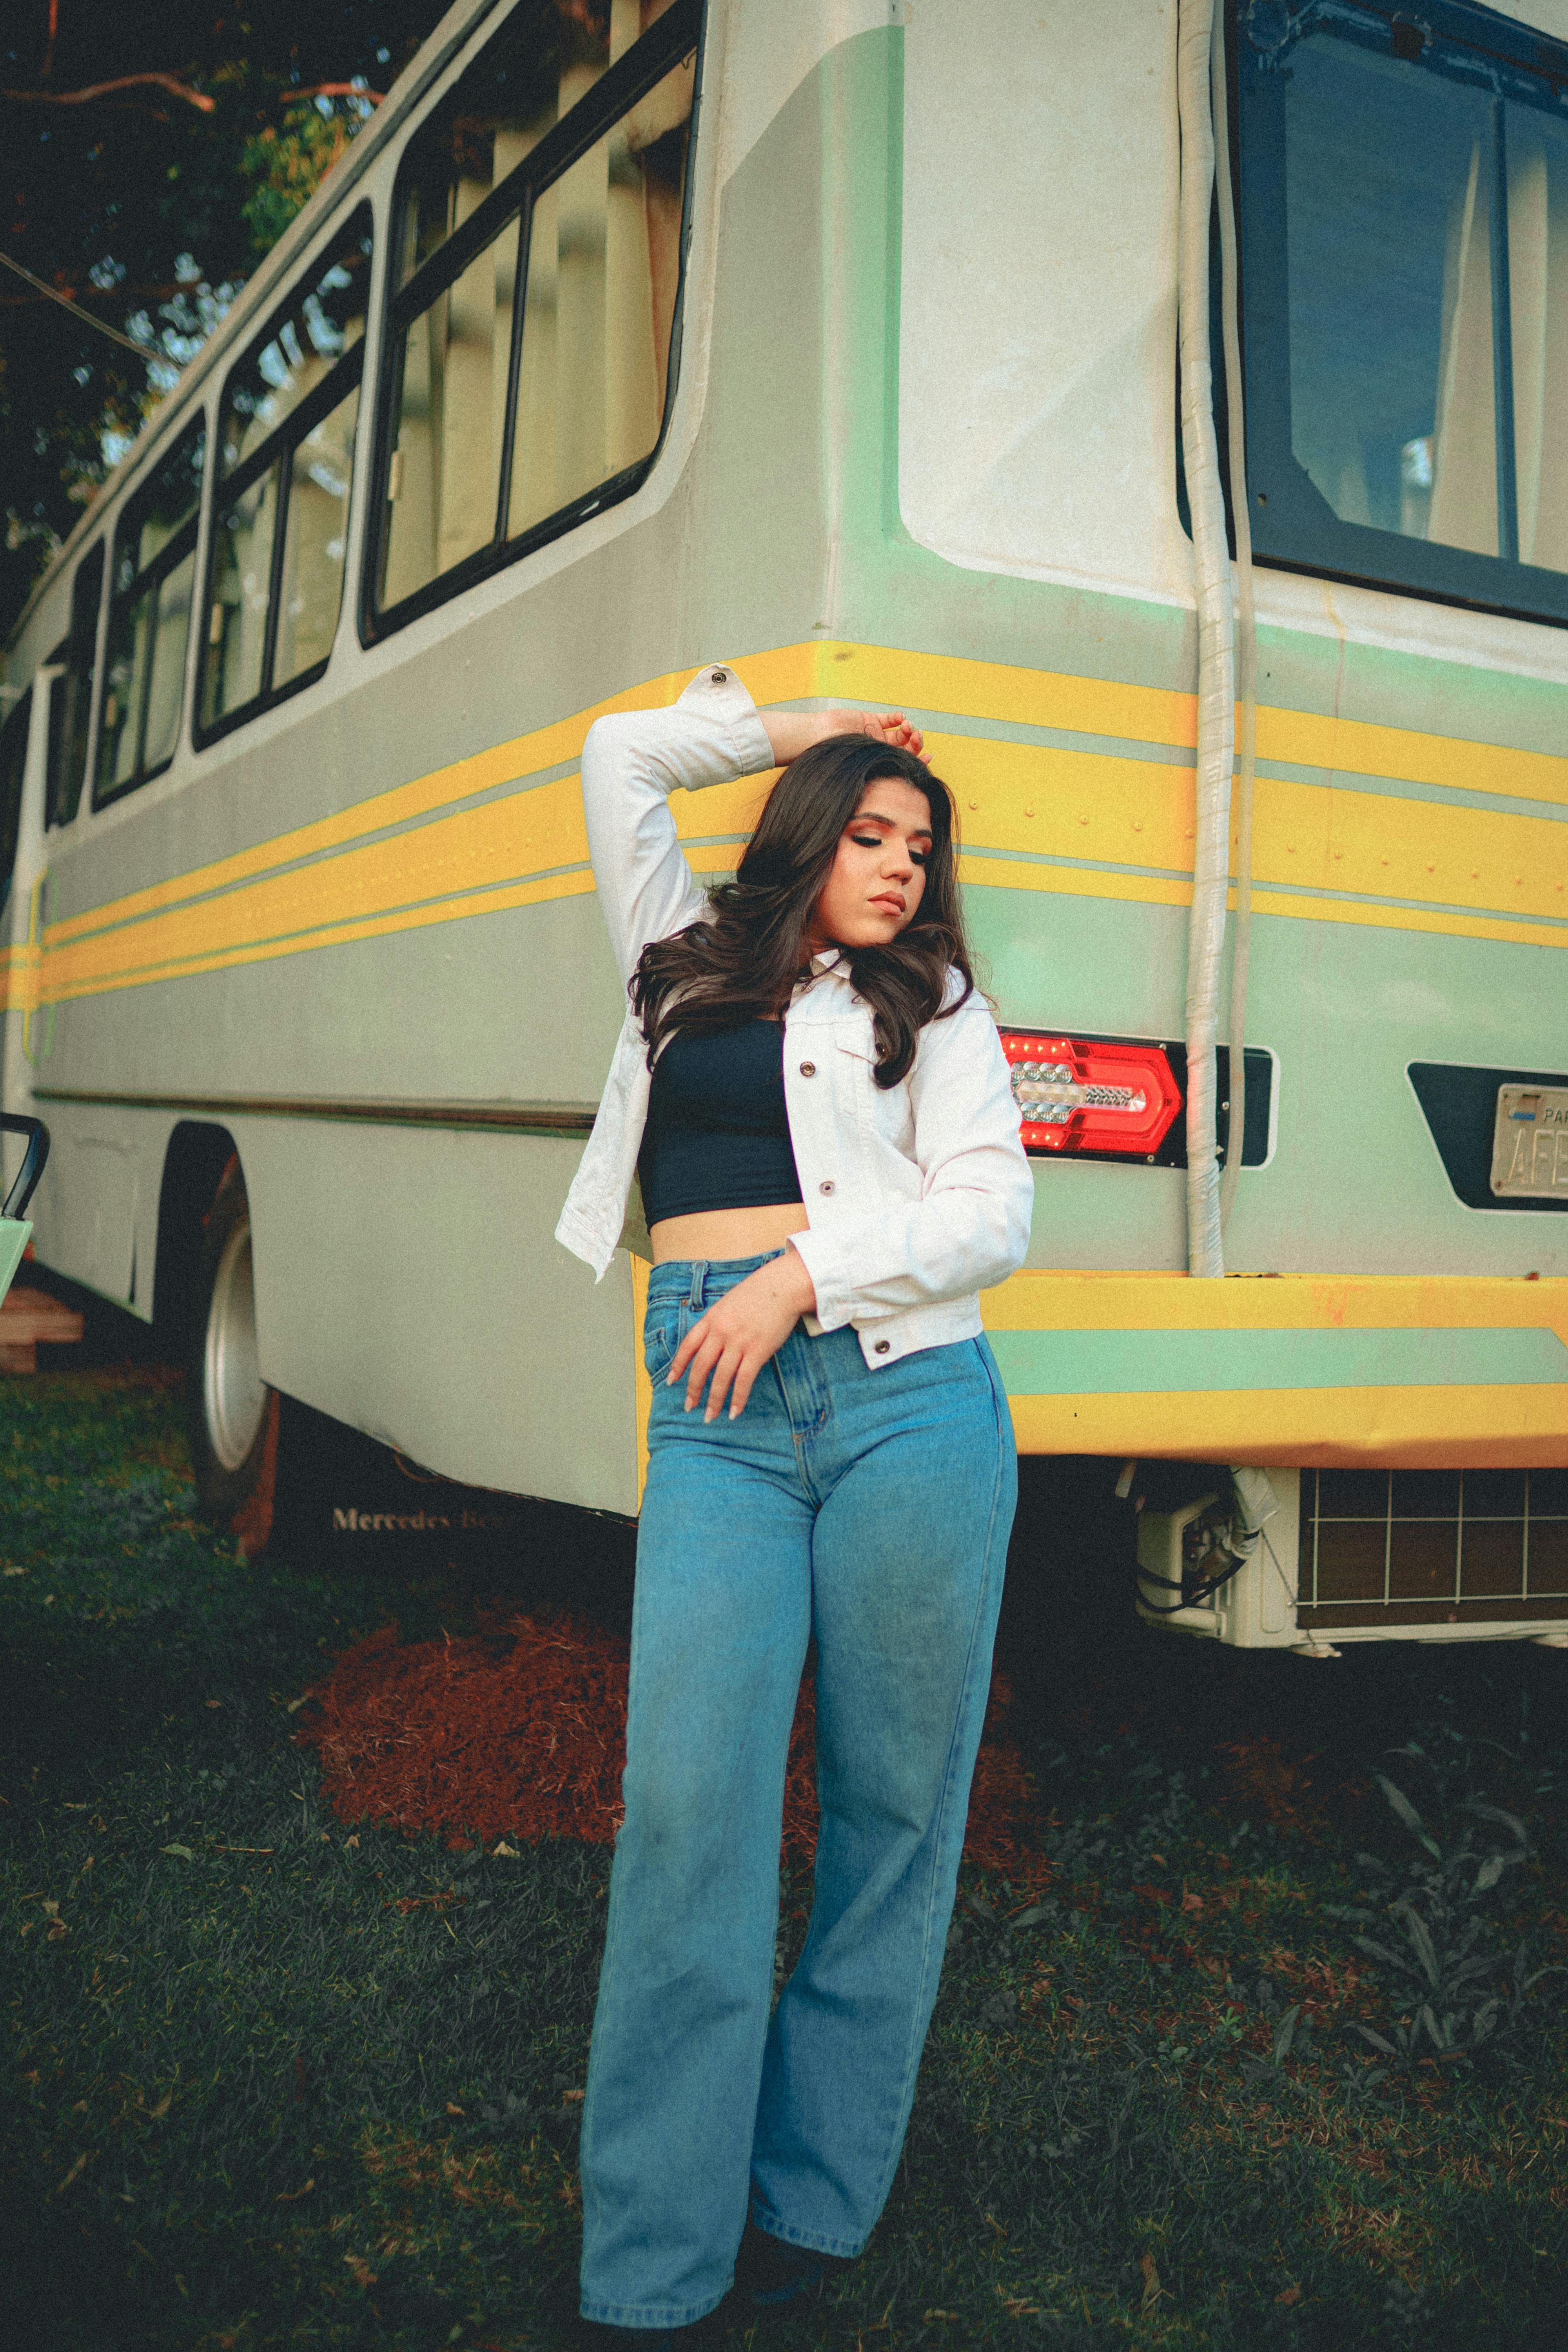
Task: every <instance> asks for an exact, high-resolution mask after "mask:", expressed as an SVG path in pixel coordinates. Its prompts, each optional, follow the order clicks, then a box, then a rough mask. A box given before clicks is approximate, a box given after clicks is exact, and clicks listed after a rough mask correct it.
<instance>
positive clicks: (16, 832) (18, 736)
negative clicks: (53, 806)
mask: <svg viewBox="0 0 1568 2352" xmlns="http://www.w3.org/2000/svg"><path fill="white" fill-rule="evenodd" d="M32 739H33V689H32V688H31V686H26V687H24V688H23V690H22V692H21V693H20V695H18V697H17V698H16V701H15V702H14V703H13V704H12V705H11V708H10V709H9V710H8V711H7V712H6V713H5V719H3V720H0V917H4V916H5V912H6V909H7V908H9V906H10V904H11V885H12V882H13V880H14V878H15V876H16V852H17V850H18V848H19V847H20V846H21V840H22V796H23V794H24V793H26V788H27V753H28V751H29V749H30V748H31V745H32ZM18 742H19V743H20V746H21V750H20V756H19V757H18V755H17V745H18ZM11 761H16V767H15V771H14V774H15V779H16V781H15V782H14V783H13V782H11V781H10V777H11V775H12V773H13V771H12V770H11V767H10V762H11Z"/></svg>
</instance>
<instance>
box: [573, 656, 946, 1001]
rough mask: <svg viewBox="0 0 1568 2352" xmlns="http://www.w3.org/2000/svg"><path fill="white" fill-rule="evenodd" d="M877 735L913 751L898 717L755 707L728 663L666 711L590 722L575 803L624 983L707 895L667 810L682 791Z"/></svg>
mask: <svg viewBox="0 0 1568 2352" xmlns="http://www.w3.org/2000/svg"><path fill="white" fill-rule="evenodd" d="M848 734H864V735H876V736H879V737H880V738H881V740H883V741H884V742H888V743H893V744H898V745H900V746H901V747H903V748H905V749H908V750H911V751H914V752H915V753H916V754H917V755H918V754H919V751H920V749H921V738H920V730H919V729H918V728H912V727H910V724H909V721H908V720H907V719H905V718H904V717H903V714H902V713H901V712H900V711H889V712H886V713H882V714H874V713H872V712H870V711H865V710H828V711H809V712H803V711H791V710H779V711H769V712H768V713H767V714H766V715H765V716H764V715H763V713H762V712H760V711H759V710H758V709H757V706H756V704H755V703H754V702H753V701H752V698H751V696H750V694H748V692H747V691H746V688H745V687H744V686H743V685H742V682H741V680H740V679H739V677H736V675H735V672H734V670H733V669H732V668H731V667H730V665H729V663H728V662H713V663H710V665H709V666H708V667H705V668H703V669H700V670H699V671H698V673H697V675H696V677H694V678H692V680H691V682H690V684H689V686H687V688H685V690H684V691H683V692H682V694H681V696H680V698H679V701H677V702H675V703H673V704H671V705H670V706H669V707H668V709H662V710H619V711H615V712H613V713H611V714H610V715H609V716H608V717H606V718H604V719H595V721H594V724H593V726H592V727H590V728H589V730H588V734H587V739H586V740H585V741H584V745H583V808H584V814H585V815H586V818H587V822H588V855H589V856H590V857H591V858H592V860H593V865H594V879H595V883H596V885H597V886H598V892H599V904H600V906H601V907H602V908H603V909H604V915H605V923H606V925H607V926H608V929H609V933H610V943H611V945H612V947H613V948H614V950H615V953H616V964H617V966H618V967H619V970H620V974H621V978H622V979H623V980H624V981H629V980H630V978H631V976H632V973H633V972H634V971H636V970H637V958H638V957H639V956H640V955H641V953H642V951H643V950H644V948H645V947H647V943H648V941H649V940H663V939H668V938H669V936H670V934H671V933H672V932H675V931H679V930H684V929H685V928H686V926H687V925H688V924H689V923H693V922H695V921H696V920H697V919H698V918H699V916H700V914H701V912H702V908H703V906H704V903H705V901H706V896H707V894H706V892H705V891H704V890H703V887H702V885H701V884H700V882H699V881H698V879H697V877H696V876H695V875H694V874H693V873H692V871H691V868H690V866H689V865H688V864H687V862H686V858H685V856H684V855H683V854H682V851H681V847H680V843H679V838H678V836H677V834H676V829H675V819H674V817H673V816H672V815H671V814H670V808H669V795H670V793H672V792H675V791H676V790H678V789H680V790H684V791H686V792H701V791H703V790H705V789H706V787H707V786H709V785H710V784H727V783H732V782H734V780H735V779H736V777H738V776H752V775H760V774H763V773H765V772H767V770H769V769H770V768H783V767H787V766H788V765H789V762H790V761H792V760H795V759H798V758H799V756H800V754H801V753H802V752H803V751H805V750H806V749H807V748H808V746H809V745H811V744H813V743H819V742H822V741H823V740H825V739H826V737H828V736H829V735H848Z"/></svg>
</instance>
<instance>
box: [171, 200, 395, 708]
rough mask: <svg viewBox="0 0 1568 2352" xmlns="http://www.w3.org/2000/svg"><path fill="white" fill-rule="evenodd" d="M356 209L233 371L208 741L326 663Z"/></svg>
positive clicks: (356, 278) (340, 523)
mask: <svg viewBox="0 0 1568 2352" xmlns="http://www.w3.org/2000/svg"><path fill="white" fill-rule="evenodd" d="M370 263H371V216H370V212H369V209H368V207H365V206H362V207H361V208H360V210H359V211H358V212H356V213H355V214H354V215H353V220H352V221H351V222H350V224H349V226H348V228H347V229H346V230H345V231H344V232H343V234H342V236H340V237H339V238H338V239H337V241H336V243H335V244H334V245H332V246H331V247H329V249H328V252H327V254H326V257H325V266H324V267H322V266H321V263H318V264H317V268H318V269H319V271H320V274H319V275H318V276H317V277H316V278H314V281H313V283H311V284H310V286H309V287H308V288H307V289H302V290H301V289H296V290H295V292H294V294H293V295H292V296H291V297H290V298H289V302H288V305H287V307H286V308H285V310H283V312H282V314H281V315H280V316H279V317H277V318H275V319H274V320H272V322H271V323H270V325H269V326H268V329H267V331H266V332H265V333H264V334H263V335H262V336H261V337H259V338H258V341H257V342H256V343H255V344H253V345H252V347H251V349H250V351H249V352H247V354H246V356H245V358H244V359H243V360H242V361H241V362H240V363H239V365H238V366H237V368H236V369H235V371H234V373H233V374H232V375H231V376H230V377H229V379H228V383H227V384H226V386H225V390H224V402H223V413H222V417H221V420H220V424H219V429H218V480H219V488H218V492H217V504H216V517H215V522H214V530H213V552H212V556H211V559H210V562H209V565H208V591H207V606H206V611H207V625H206V639H205V650H204V658H203V668H202V691H201V701H200V710H201V726H202V733H203V736H204V737H205V738H208V739H210V738H211V737H212V736H213V735H215V734H217V733H221V732H222V731H223V730H224V729H225V728H226V727H229V726H233V725H235V724H237V722H238V721H239V720H240V719H243V718H248V717H249V716H250V715H251V714H252V712H253V711H255V710H258V709H261V708H263V707H264V705H265V704H266V703H268V701H270V700H271V699H273V698H275V697H276V696H278V695H279V694H281V693H283V692H285V691H287V690H289V689H291V688H295V687H299V686H305V685H309V683H310V680H311V679H312V678H313V677H319V676H320V675H321V671H322V669H323V668H324V667H326V661H327V656H328V655H329V654H330V653H331V646H332V638H333V635H334V634H335V632H336V629H337V622H338V611H339V607H340V605H341V604H342V578H343V551H344V546H345V542H346V540H347V536H348V514H349V489H350V485H351V481H352V478H353V447H354V425H355V421H356V419H357V416H358V414H359V388H360V371H361V368H362V366H363V361H364V321H365V309H366V304H367V301H368V299H369V293H370Z"/></svg>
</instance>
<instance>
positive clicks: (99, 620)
mask: <svg viewBox="0 0 1568 2352" xmlns="http://www.w3.org/2000/svg"><path fill="white" fill-rule="evenodd" d="M95 571H96V572H97V575H98V576H97V584H96V586H95V587H94V588H92V589H90V590H89V592H88V597H90V601H91V605H92V611H91V614H90V617H89V614H86V613H85V612H84V611H83V610H82V606H83V604H85V603H86V602H87V601H88V597H84V595H83V593H82V591H83V588H84V585H85V583H87V582H88V580H89V577H90V576H91V574H92V573H93V572H95ZM108 584H109V537H108V533H107V532H104V533H103V534H101V535H100V537H99V538H98V539H96V540H94V541H93V543H92V545H91V546H90V547H89V548H87V549H85V550H84V551H83V552H82V554H81V555H80V556H79V559H78V561H77V567H76V570H75V572H73V573H72V575H71V586H70V627H69V631H68V635H67V636H66V639H65V642H64V644H63V645H61V646H57V647H56V649H55V651H54V653H52V654H51V655H50V656H49V659H50V661H56V660H60V661H63V662H64V664H65V675H64V676H63V677H60V678H58V679H57V681H56V685H55V696H56V699H55V701H53V702H52V703H51V706H50V711H49V766H48V775H47V779H46V782H45V786H44V830H45V832H46V833H47V832H51V831H53V830H54V829H55V827H57V826H64V825H68V824H74V823H75V821H76V816H77V812H78V811H79V808H80V807H81V795H82V787H83V786H84V785H85V783H86V782H87V779H88V773H89V769H90V768H91V766H92V755H93V753H94V751H96V749H97V745H96V743H95V741H94V735H93V717H94V710H93V705H94V703H95V702H96V701H97V698H98V648H99V637H100V632H101V629H102V625H103V600H104V596H105V594H106V593H107V589H108ZM84 652H85V655H86V659H85V661H84V660H83V654H84ZM79 718H80V719H81V725H80V728H78V725H77V721H78V719H79ZM78 747H79V749H80V753H81V757H80V761H78V760H77V757H76V753H77V750H78ZM73 768H74V769H76V771H77V772H76V774H75V775H74V776H72V775H71V773H70V771H71V770H72V769H73Z"/></svg>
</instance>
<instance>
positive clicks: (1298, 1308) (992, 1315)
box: [980, 1266, 1568, 1395]
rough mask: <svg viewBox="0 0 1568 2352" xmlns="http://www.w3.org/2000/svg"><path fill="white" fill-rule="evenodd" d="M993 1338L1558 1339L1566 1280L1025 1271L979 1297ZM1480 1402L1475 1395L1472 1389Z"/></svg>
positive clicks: (1563, 1324)
mask: <svg viewBox="0 0 1568 2352" xmlns="http://www.w3.org/2000/svg"><path fill="white" fill-rule="evenodd" d="M980 1306H981V1314H982V1316H983V1318H984V1324H985V1328H986V1329H987V1330H988V1331H1340V1330H1347V1331H1389V1330H1403V1331H1444V1330H1447V1331H1453V1330H1476V1331H1500V1330H1502V1331H1506V1330H1514V1331H1537V1330H1546V1331H1554V1332H1555V1333H1556V1335H1557V1337H1558V1338H1559V1339H1561V1340H1562V1341H1563V1345H1564V1346H1565V1347H1568V1276H1560V1275H1549V1276H1546V1278H1545V1279H1544V1280H1541V1279H1537V1278H1535V1277H1532V1276H1521V1275H1502V1274H1477V1275H1422V1274H1263V1275H1258V1274H1236V1275H1227V1276H1224V1277H1223V1278H1222V1279H1221V1280H1218V1281H1214V1282H1194V1280H1193V1279H1192V1277H1191V1276H1189V1275H1186V1274H1174V1273H1172V1274H1125V1273H1091V1272H1085V1271H1067V1272H1063V1271H1059V1270H1058V1269H1056V1268H1054V1267H1053V1268H1050V1269H1048V1270H1046V1269H1040V1268H1037V1267H1032V1266H1031V1267H1027V1268H1026V1269H1025V1270H1024V1271H1023V1272H1022V1273H1019V1274H1015V1275H1012V1276H1009V1277H1008V1279H1007V1280H1006V1281H1005V1282H1004V1283H999V1284H998V1285H997V1286H996V1288H995V1289H994V1290H987V1291H984V1292H983V1293H982V1296H981V1301H980ZM1464 1393H1465V1394H1467V1395H1473V1394H1474V1393H1475V1391H1473V1390H1466V1391H1464Z"/></svg>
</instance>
